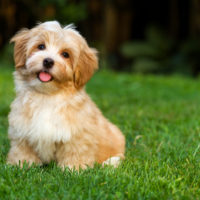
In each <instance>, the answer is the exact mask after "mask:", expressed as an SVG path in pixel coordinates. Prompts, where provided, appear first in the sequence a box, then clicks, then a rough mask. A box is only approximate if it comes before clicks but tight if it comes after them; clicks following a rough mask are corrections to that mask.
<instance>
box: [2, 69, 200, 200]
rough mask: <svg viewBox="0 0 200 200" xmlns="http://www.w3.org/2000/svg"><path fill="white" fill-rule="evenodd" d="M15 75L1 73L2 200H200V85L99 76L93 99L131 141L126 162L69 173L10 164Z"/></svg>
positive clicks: (92, 85) (172, 79) (159, 78)
mask: <svg viewBox="0 0 200 200" xmlns="http://www.w3.org/2000/svg"><path fill="white" fill-rule="evenodd" d="M11 73H12V70H10V68H6V66H4V67H2V68H0V199H5V200H6V199H8V200H12V199H20V200H27V199H70V200H72V199H109V200H110V199H159V200H160V199H191V200H193V199H198V198H199V196H200V189H199V188H200V165H199V162H200V155H199V152H200V143H199V141H200V106H199V102H200V93H199V88H200V87H199V86H200V80H196V81H194V80H192V79H189V78H181V77H162V76H157V77H155V76H151V75H148V76H142V75H132V74H129V75H128V74H116V73H113V72H108V71H101V72H98V73H97V74H96V75H95V76H94V77H93V79H92V80H91V81H90V82H89V84H88V86H87V91H88V93H89V94H90V95H91V97H92V99H93V100H94V101H95V102H96V103H97V105H98V106H99V107H100V108H101V110H102V112H103V113H104V115H105V116H106V117H108V118H109V119H110V120H111V121H112V122H114V123H115V124H117V125H118V126H119V127H120V128H121V130H122V131H123V133H124V134H125V136H126V140H127V145H126V146H127V149H126V159H125V161H123V163H122V164H121V165H120V166H119V168H118V169H113V168H111V167H106V168H101V167H100V166H99V165H96V166H95V167H94V169H87V170H86V171H80V173H79V174H78V173H77V172H70V171H68V170H67V169H66V170H65V172H62V171H61V170H60V169H59V168H58V167H57V166H56V164H55V163H51V164H49V165H48V166H44V167H36V166H34V167H31V168H30V169H28V168H27V167H26V166H24V168H23V169H19V168H18V167H12V166H8V165H6V164H5V160H6V154H7V151H8V149H9V142H8V139H7V128H8V122H7V114H8V112H9V104H10V102H11V101H12V100H13V98H14V92H13V81H12V78H11Z"/></svg>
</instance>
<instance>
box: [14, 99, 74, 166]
mask: <svg viewBox="0 0 200 200" xmlns="http://www.w3.org/2000/svg"><path fill="white" fill-rule="evenodd" d="M16 115H17V116H18V118H17V120H16ZM69 115H70V113H68V108H67V104H66V103H63V102H62V101H58V100H57V99H52V100H46V101H45V100H40V101H39V100H38V99H37V100H34V101H33V100H31V101H25V102H21V108H20V107H19V102H18V101H15V102H14V103H13V108H12V111H11V114H10V123H11V127H12V126H13V127H15V128H14V129H15V130H13V131H12V129H10V130H11V131H10V135H13V134H14V135H15V136H16V137H20V138H25V139H26V140H28V142H29V143H30V144H31V145H32V146H33V147H34V149H35V151H36V152H37V153H38V155H39V157H40V158H41V159H42V161H43V162H49V161H50V160H53V159H54V154H55V151H56V145H55V144H56V143H59V142H63V143H65V142H68V141H69V140H70V138H71V135H72V128H71V127H72V126H73V124H71V122H69V120H68V119H69V117H68V116H69Z"/></svg>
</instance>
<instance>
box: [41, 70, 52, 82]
mask: <svg viewBox="0 0 200 200" xmlns="http://www.w3.org/2000/svg"><path fill="white" fill-rule="evenodd" d="M39 78H40V80H41V81H43V82H47V81H50V80H51V75H50V74H48V73H46V72H40V73H39Z"/></svg>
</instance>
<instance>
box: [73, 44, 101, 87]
mask: <svg viewBox="0 0 200 200" xmlns="http://www.w3.org/2000/svg"><path fill="white" fill-rule="evenodd" d="M96 69H98V58H97V51H96V49H93V48H89V47H88V46H86V47H85V48H83V49H82V51H81V52H80V55H79V58H78V62H77V64H76V66H75V71H74V84H75V87H76V88H81V87H83V86H84V85H85V84H86V83H87V82H88V81H89V80H90V78H91V77H92V75H93V73H94V71H95V70H96Z"/></svg>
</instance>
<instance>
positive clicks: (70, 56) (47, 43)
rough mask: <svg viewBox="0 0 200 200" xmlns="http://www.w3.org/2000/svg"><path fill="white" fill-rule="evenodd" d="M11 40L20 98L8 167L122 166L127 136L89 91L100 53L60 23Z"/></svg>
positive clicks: (16, 102)
mask: <svg viewBox="0 0 200 200" xmlns="http://www.w3.org/2000/svg"><path fill="white" fill-rule="evenodd" d="M41 38H42V39H41ZM12 41H13V42H15V63H16V71H15V73H14V77H15V85H16V99H15V100H14V102H13V103H12V105H11V112H10V115H9V125H10V126H9V138H10V140H11V149H10V151H9V154H8V163H10V164H19V163H21V164H23V163H24V162H27V163H28V164H29V165H30V164H32V163H36V164H42V163H49V162H50V161H52V160H54V161H56V162H57V163H58V165H59V166H61V167H63V168H64V167H70V168H74V167H75V168H76V169H79V168H80V167H81V168H85V167H86V166H93V165H94V163H95V162H98V163H103V164H112V165H115V166H116V165H118V164H119V161H120V159H122V158H123V157H124V148H125V139H124V136H123V135H122V133H121V132H120V130H119V129H118V128H117V127H116V126H115V125H113V124H112V123H110V122H109V121H108V120H107V119H106V118H104V117H103V115H102V113H101V112H100V111H99V109H98V108H97V107H96V105H95V104H94V103H93V102H92V100H91V99H90V98H89V96H88V95H87V94H86V93H85V90H84V85H85V83H86V82H87V81H88V80H89V79H90V77H91V76H92V74H93V72H94V70H95V69H97V65H98V64H97V57H96V52H95V50H94V49H91V48H89V47H88V45H87V43H86V42H85V40H84V39H83V38H82V37H81V36H80V35H79V33H78V32H77V31H75V30H74V29H73V28H71V26H67V27H65V28H61V27H60V25H59V24H58V23H57V22H55V21H54V22H46V23H43V24H40V25H38V26H37V27H36V28H33V29H31V30H24V31H21V32H19V33H18V34H17V35H16V36H14V38H13V39H12Z"/></svg>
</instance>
